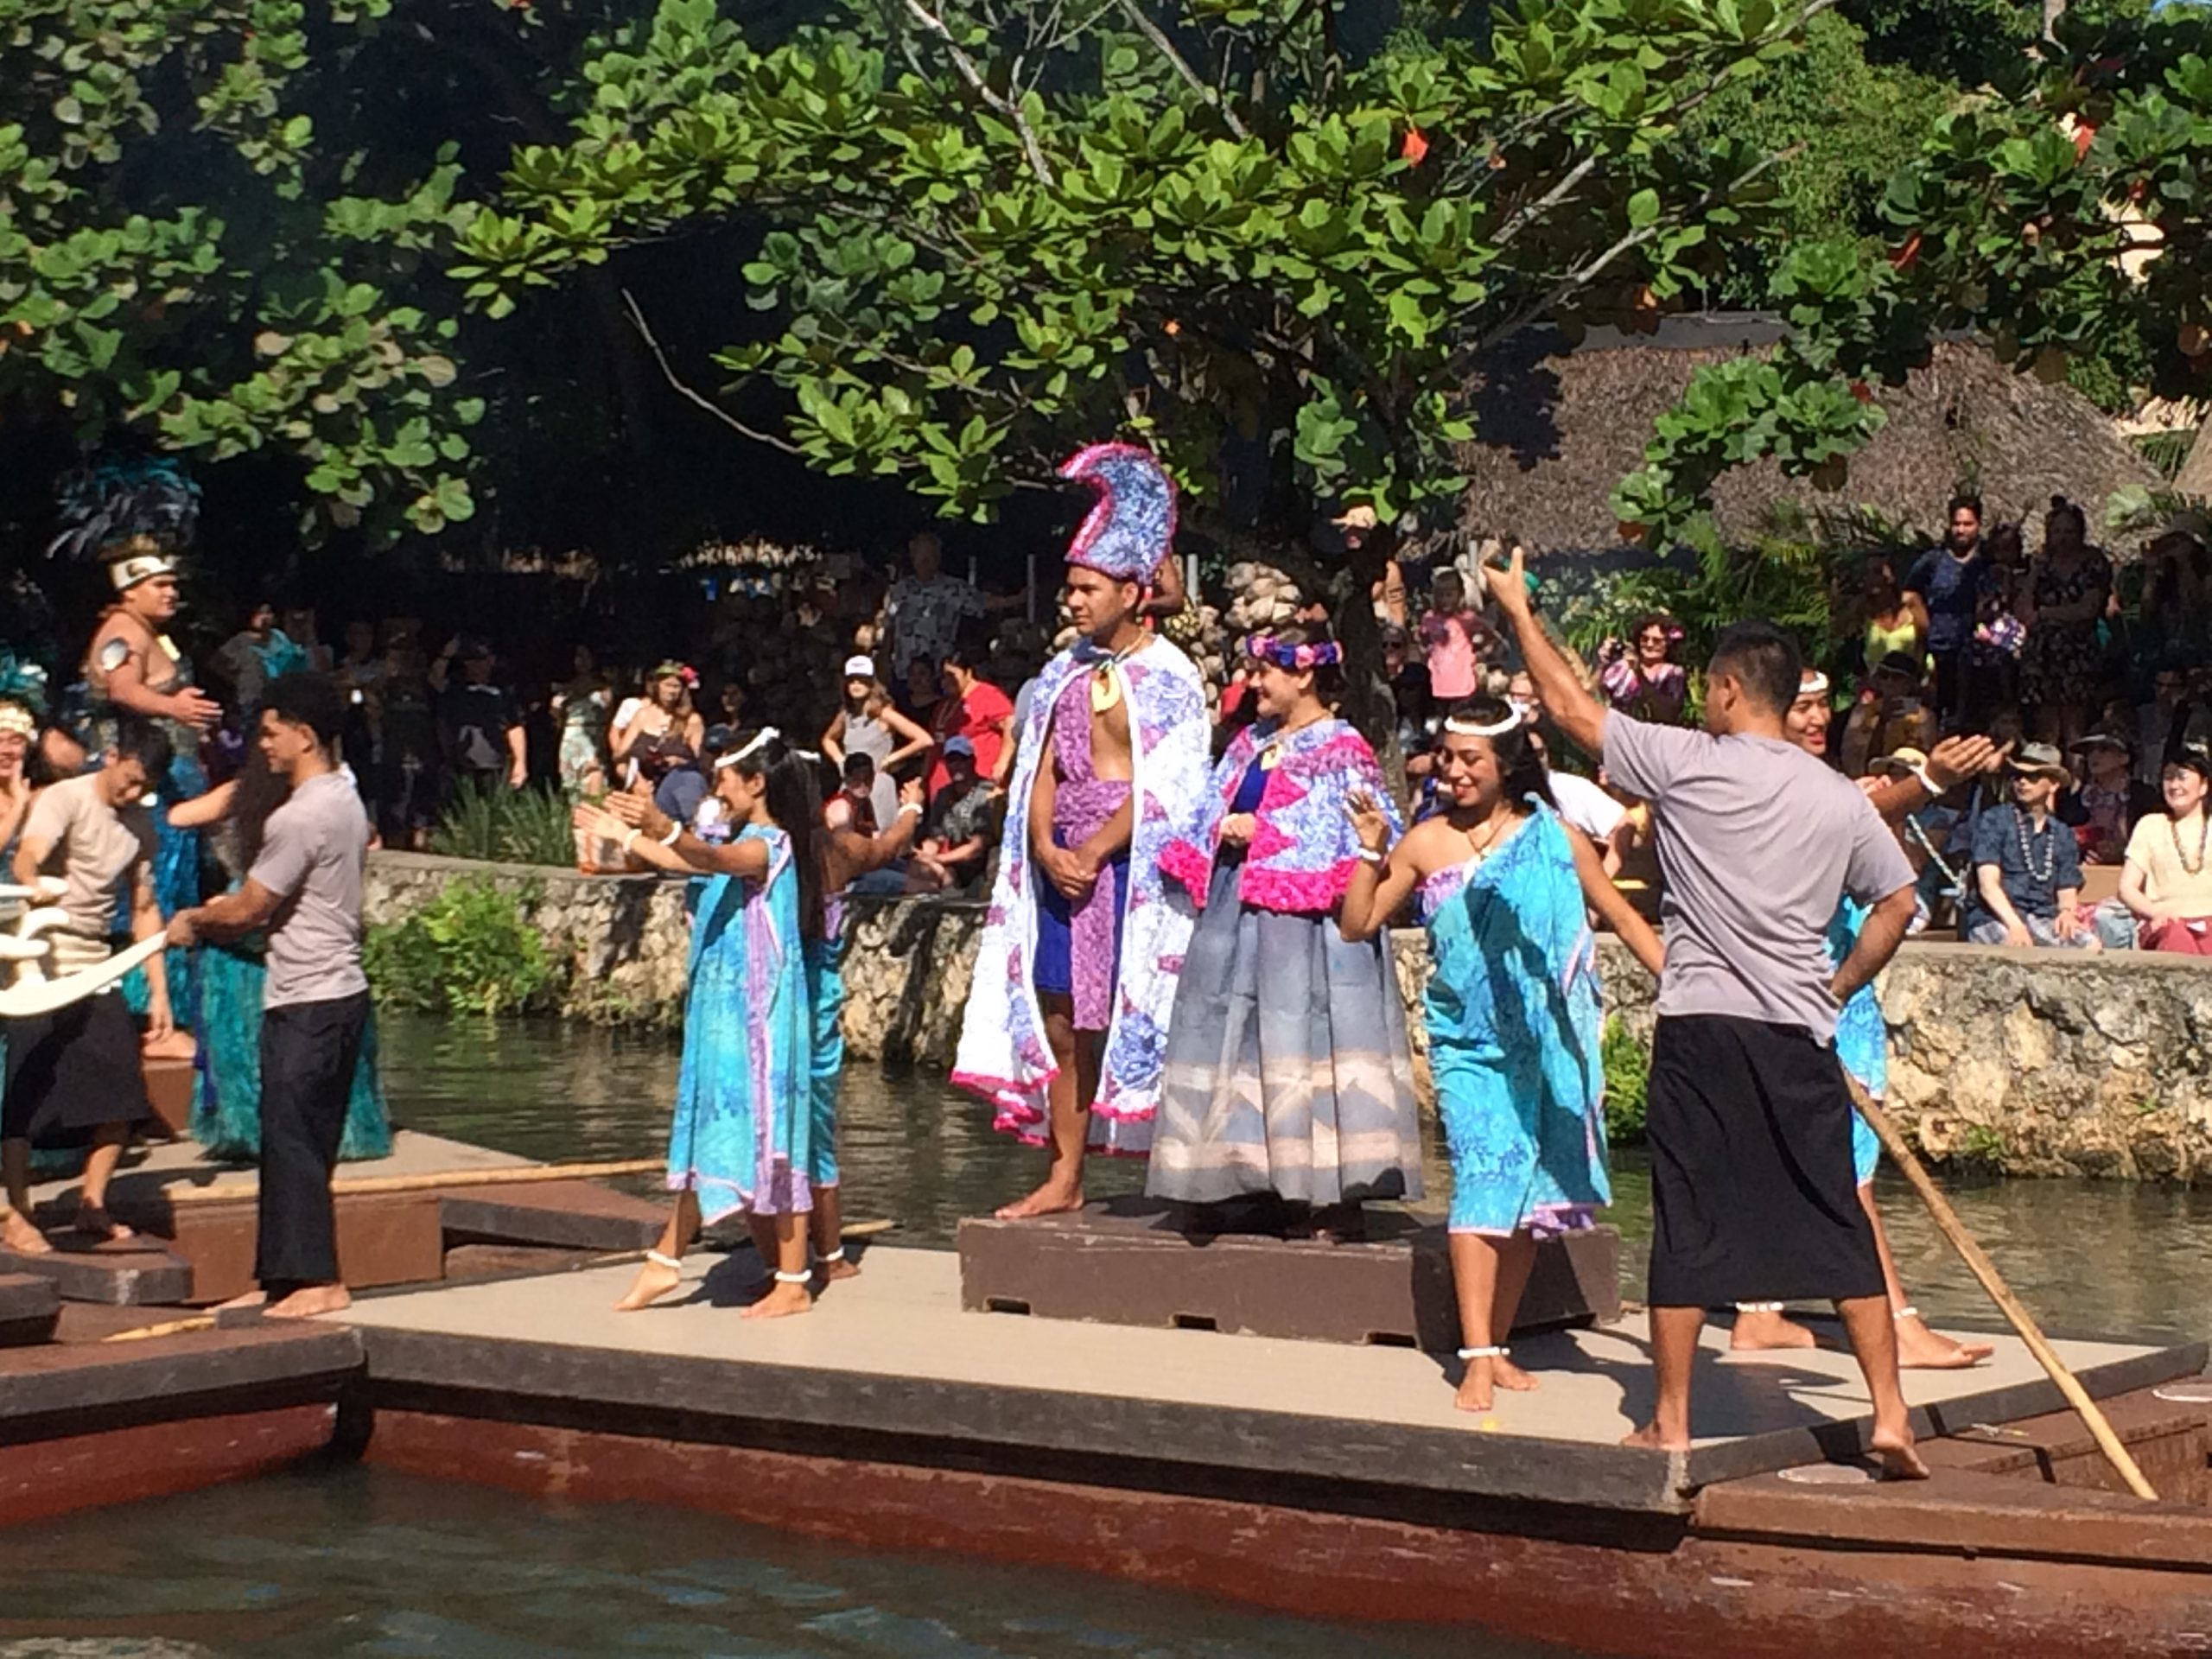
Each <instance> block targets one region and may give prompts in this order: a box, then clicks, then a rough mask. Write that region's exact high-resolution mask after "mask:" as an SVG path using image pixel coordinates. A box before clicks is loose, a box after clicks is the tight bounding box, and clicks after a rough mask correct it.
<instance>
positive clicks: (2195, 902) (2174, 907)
mask: <svg viewBox="0 0 2212 1659" xmlns="http://www.w3.org/2000/svg"><path fill="white" fill-rule="evenodd" d="M2160 788H2161V790H2162V791H2163V792H2164V796H2165V807H2166V810H2164V812H2158V813H2152V814H2151V815H2150V816H2148V817H2144V818H2141V819H2139V820H2138V821H2137V823H2136V825H2135V832H2134V834H2133V835H2132V836H2129V837H2128V842H2127V864H2126V869H2124V870H2123V871H2122V872H2121V874H2120V903H2122V904H2123V905H2125V906H2127V908H2128V910H2129V912H2131V913H2132V914H2133V916H2134V917H2135V918H2136V919H2137V920H2138V921H2139V923H2141V925H2142V931H2141V937H2140V941H2139V942H2140V944H2142V947H2143V949H2145V950H2164V951H2167V952H2169V953H2171V954H2175V955H2179V956H2191V957H2212V872H2208V871H2207V870H2206V869H2205V868H2204V854H2205V849H2206V845H2207V839H2208V836H2207V831H2208V829H2212V811H2208V809H2207V806H2206V802H2205V797H2206V795H2207V793H2208V791H2212V749H2206V748H2204V747H2202V746H2200V745H2195V744H2192V745H2190V747H2187V748H2184V749H2183V751H2182V752H2181V753H2180V754H2179V756H2178V757H2177V759H2175V760H2171V761H2170V762H2168V763H2167V766H2166V768H2165V772H2164V777H2163V778H2162V779H2160Z"/></svg>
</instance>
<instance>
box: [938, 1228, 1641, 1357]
mask: <svg viewBox="0 0 2212 1659" xmlns="http://www.w3.org/2000/svg"><path fill="white" fill-rule="evenodd" d="M1367 1220H1368V1234H1369V1237H1368V1242H1367V1243H1359V1244H1338V1243H1326V1242H1316V1241H1313V1240H1288V1239H1283V1238H1279V1237H1271V1236H1266V1235H1262V1234H1250V1233H1226V1232H1224V1233H1218V1234H1211V1235H1202V1234H1198V1233H1194V1232H1192V1231H1191V1230H1188V1229H1189V1226H1190V1218H1189V1217H1188V1215H1187V1213H1186V1212H1183V1211H1179V1210H1177V1209H1176V1208H1174V1207H1173V1206H1170V1205H1160V1204H1157V1203H1154V1202H1152V1201H1149V1200H1146V1199H1141V1198H1140V1199H1116V1200H1113V1201H1110V1202H1108V1203H1103V1204H1093V1205H1086V1206H1085V1207H1084V1210H1083V1211H1082V1212H1081V1213H1080V1214H1077V1215H1070V1216H1052V1217H1041V1218H1039V1219H1036V1220H1031V1221H997V1220H970V1221H963V1222H962V1223H961V1224H960V1236H959V1244H960V1300H961V1306H963V1307H965V1308H967V1309H969V1311H971V1312H980V1313H1026V1314H1028V1315H1031V1316H1032V1317H1034V1318H1037V1319H1087V1320H1091V1321H1094V1322H1096V1323H1099V1324H1104V1325H1143V1326H1147V1327H1150V1328H1152V1329H1155V1330H1178V1329H1179V1330H1190V1331H1218V1332H1223V1333H1224V1334H1230V1335H1240V1336H1264V1337H1288V1338H1297V1339H1303V1340H1306V1341H1313V1342H1340V1343H1367V1344H1377V1345H1381V1346H1386V1347H1409V1348H1420V1349H1422V1350H1424V1351H1427V1352H1431V1353H1444V1352H1448V1351H1451V1350H1452V1349H1454V1348H1457V1347H1458V1346H1459V1340H1460V1338H1459V1306H1458V1304H1457V1302H1456V1301H1455V1300H1454V1299H1453V1295H1452V1268H1451V1262H1450V1258H1449V1256H1448V1255H1447V1254H1446V1250H1447V1245H1446V1234H1445V1230H1444V1227H1443V1224H1442V1223H1441V1222H1440V1221H1437V1220H1434V1219H1431V1218H1427V1217H1420V1216H1416V1215H1412V1214H1408V1213H1406V1212H1403V1211H1370V1212H1369V1215H1368V1218H1367ZM1620 1313H1621V1300H1620V1235H1619V1234H1618V1233H1617V1232H1616V1231H1614V1230H1613V1229H1611V1228H1610V1227H1599V1228H1594V1229H1592V1230H1589V1231H1586V1232H1580V1233H1574V1234H1570V1235H1569V1236H1567V1237H1566V1238H1564V1239H1560V1240H1556V1241H1552V1242H1549V1243H1545V1244H1544V1245H1542V1246H1541V1248H1540V1249H1539V1250H1538V1252H1537V1256H1536V1267H1535V1272H1534V1274H1532V1275H1531V1276H1530V1279H1529V1289H1528V1293H1527V1294H1526V1295H1525V1296H1524V1297H1523V1298H1522V1304H1521V1318H1520V1321H1519V1324H1518V1325H1516V1329H1517V1330H1523V1331H1535V1330H1545V1329H1555V1328H1558V1327H1560V1326H1562V1325H1589V1324H1593V1323H1594V1324H1610V1323H1611V1322H1612V1321H1613V1320H1616V1319H1618V1318H1619V1317H1620Z"/></svg>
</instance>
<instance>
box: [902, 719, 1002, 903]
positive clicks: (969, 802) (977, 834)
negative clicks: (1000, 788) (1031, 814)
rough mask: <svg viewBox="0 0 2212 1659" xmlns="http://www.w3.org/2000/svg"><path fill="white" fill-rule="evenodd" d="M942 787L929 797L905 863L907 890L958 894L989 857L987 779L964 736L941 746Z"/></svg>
mask: <svg viewBox="0 0 2212 1659" xmlns="http://www.w3.org/2000/svg"><path fill="white" fill-rule="evenodd" d="M944 766H945V772H946V779H945V785H944V788H943V789H940V790H939V791H938V792H937V793H936V794H935V795H934V796H932V797H931V798H930V809H929V812H928V815H927V816H926V817H924V818H923V820H922V838H921V840H920V842H918V844H917V845H916V846H915V848H914V855H913V856H912V858H911V859H909V860H908V861H907V862H906V891H907V892H909V893H961V892H965V891H967V890H968V889H969V888H970V887H973V886H974V885H975V882H976V878H977V877H978V876H980V875H982V873H983V866H984V865H985V864H987V863H988V862H989V861H990V856H991V844H992V836H991V816H992V808H993V805H994V801H995V792H994V791H993V789H992V786H991V780H990V779H988V778H985V777H982V776H981V775H980V774H979V773H978V772H977V771H976V746H975V745H974V744H973V743H971V742H969V741H968V740H967V739H966V738H964V737H955V738H950V739H948V740H947V741H946V742H945V746H944Z"/></svg>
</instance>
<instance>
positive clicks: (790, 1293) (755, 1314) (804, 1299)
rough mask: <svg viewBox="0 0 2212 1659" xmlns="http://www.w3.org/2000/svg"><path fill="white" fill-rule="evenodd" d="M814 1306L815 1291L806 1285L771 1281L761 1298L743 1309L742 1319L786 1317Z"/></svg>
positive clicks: (805, 1311)
mask: <svg viewBox="0 0 2212 1659" xmlns="http://www.w3.org/2000/svg"><path fill="white" fill-rule="evenodd" d="M813 1307H814V1293H813V1292H812V1291H810V1290H809V1289H808V1288H807V1287H805V1286H804V1285H783V1284H777V1283H775V1282H774V1281H770V1283H769V1286H768V1288H767V1291H766V1294H763V1295H762V1296H761V1298H760V1300H759V1301H757V1302H754V1303H753V1304H752V1305H751V1306H748V1307H747V1308H745V1309H743V1310H741V1312H740V1313H739V1314H738V1316H737V1317H738V1318H739V1319H789V1318H790V1317H791V1315H792V1314H794V1313H810V1312H811V1311H812V1309H813Z"/></svg>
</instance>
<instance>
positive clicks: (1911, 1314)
mask: <svg viewBox="0 0 2212 1659" xmlns="http://www.w3.org/2000/svg"><path fill="white" fill-rule="evenodd" d="M1890 1317H1891V1319H1918V1318H1919V1317H1920V1310H1919V1309H1918V1308H1916V1307H1915V1306H1913V1305H1912V1304H1911V1303H1910V1302H1907V1303H1906V1304H1905V1305H1904V1306H1903V1307H1897V1308H1892V1309H1891V1310H1890Z"/></svg>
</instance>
